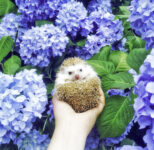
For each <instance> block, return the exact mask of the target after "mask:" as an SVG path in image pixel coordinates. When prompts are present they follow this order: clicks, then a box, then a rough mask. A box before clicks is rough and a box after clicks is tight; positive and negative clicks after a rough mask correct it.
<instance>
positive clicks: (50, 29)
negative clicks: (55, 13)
mask: <svg viewBox="0 0 154 150" xmlns="http://www.w3.org/2000/svg"><path fill="white" fill-rule="evenodd" d="M67 43H68V38H67V37H66V35H65V33H64V32H63V31H61V30H60V29H59V28H58V27H55V26H54V25H52V24H51V25H43V26H41V27H34V28H32V29H30V30H28V31H27V32H26V33H25V34H24V35H23V36H22V42H21V43H20V50H19V53H20V56H21V58H22V60H24V62H25V64H30V65H33V66H36V65H37V66H39V67H45V66H48V64H49V63H50V58H51V57H56V56H62V54H63V52H64V51H65V48H66V45H67Z"/></svg>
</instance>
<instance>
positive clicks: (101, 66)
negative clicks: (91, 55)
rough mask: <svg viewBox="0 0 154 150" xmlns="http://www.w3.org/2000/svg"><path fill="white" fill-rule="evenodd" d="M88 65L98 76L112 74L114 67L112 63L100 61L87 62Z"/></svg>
mask: <svg viewBox="0 0 154 150" xmlns="http://www.w3.org/2000/svg"><path fill="white" fill-rule="evenodd" d="M87 62H88V64H89V65H91V66H92V67H93V68H94V70H95V71H96V72H97V74H98V75H99V76H102V75H106V74H110V73H114V71H115V67H114V64H113V63H112V62H107V61H101V60H88V61H87Z"/></svg>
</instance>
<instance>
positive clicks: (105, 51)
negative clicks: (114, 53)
mask: <svg viewBox="0 0 154 150" xmlns="http://www.w3.org/2000/svg"><path fill="white" fill-rule="evenodd" d="M110 50H111V46H105V47H102V48H101V50H100V52H99V53H97V54H95V55H94V56H93V57H92V58H91V59H90V60H101V61H107V60H108V57H109V54H110Z"/></svg>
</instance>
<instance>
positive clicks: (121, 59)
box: [109, 51, 130, 72]
mask: <svg viewBox="0 0 154 150" xmlns="http://www.w3.org/2000/svg"><path fill="white" fill-rule="evenodd" d="M127 56H128V54H127V53H124V52H121V51H113V52H112V53H111V55H110V56H109V60H110V61H112V62H113V63H114V65H115V66H116V72H120V71H128V70H129V69H130V67H129V65H128V64H127V61H126V59H127Z"/></svg>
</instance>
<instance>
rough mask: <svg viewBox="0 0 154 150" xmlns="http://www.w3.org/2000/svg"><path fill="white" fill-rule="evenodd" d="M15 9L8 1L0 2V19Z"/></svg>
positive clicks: (0, 0) (2, 0)
mask: <svg viewBox="0 0 154 150" xmlns="http://www.w3.org/2000/svg"><path fill="white" fill-rule="evenodd" d="M16 11H17V8H16V6H15V5H14V3H13V2H11V1H10V0H0V17H1V16H4V15H5V14H8V13H10V12H16Z"/></svg>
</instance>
